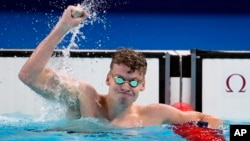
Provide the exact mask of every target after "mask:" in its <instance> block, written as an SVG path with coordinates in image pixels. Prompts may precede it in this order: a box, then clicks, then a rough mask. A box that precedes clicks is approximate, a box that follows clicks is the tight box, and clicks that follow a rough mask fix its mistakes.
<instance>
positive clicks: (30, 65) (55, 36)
mask: <svg viewBox="0 0 250 141" xmlns="http://www.w3.org/2000/svg"><path fill="white" fill-rule="evenodd" d="M68 30H69V29H68V28H63V27H62V26H60V25H59V24H57V25H56V26H55V28H54V29H53V30H52V31H51V32H50V34H49V35H48V36H47V37H46V38H45V39H44V40H43V41H42V42H41V43H40V44H39V45H38V47H37V48H36V50H35V51H34V52H33V53H32V54H31V56H30V58H29V59H28V60H27V62H26V63H25V64H24V66H23V67H22V69H21V71H20V74H22V75H24V77H28V78H34V77H36V76H38V75H39V74H40V73H41V72H42V70H43V69H44V68H45V66H46V64H47V62H48V61H49V59H50V57H51V56H52V54H53V51H54V49H55V48H56V46H57V44H58V43H59V42H60V40H61V39H62V37H63V36H64V35H65V34H66V33H67V31H68ZM27 75H28V76H27Z"/></svg>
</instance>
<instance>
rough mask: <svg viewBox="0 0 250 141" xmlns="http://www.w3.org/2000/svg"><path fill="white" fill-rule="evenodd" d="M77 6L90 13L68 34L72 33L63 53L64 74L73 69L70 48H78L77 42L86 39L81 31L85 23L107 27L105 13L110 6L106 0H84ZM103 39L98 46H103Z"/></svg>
mask: <svg viewBox="0 0 250 141" xmlns="http://www.w3.org/2000/svg"><path fill="white" fill-rule="evenodd" d="M77 7H80V8H82V9H85V10H86V11H87V12H88V13H89V17H88V18H87V19H86V20H85V21H83V22H82V23H80V24H79V25H78V26H76V27H74V28H72V29H71V30H70V31H69V32H68V33H67V35H70V36H71V37H70V39H69V44H68V45H67V46H66V47H63V50H62V54H63V56H64V58H63V64H62V67H63V68H62V69H61V71H63V73H64V74H70V73H71V72H72V71H73V70H72V68H71V67H69V66H70V64H69V63H68V62H69V61H68V59H69V57H70V50H72V49H78V48H79V47H78V44H77V43H76V42H78V41H81V40H86V36H85V35H84V33H83V32H82V31H81V29H82V28H83V27H84V26H85V25H93V24H94V23H102V24H103V27H104V29H106V24H105V23H106V18H105V14H106V13H107V9H108V8H109V7H110V6H109V4H108V2H107V1H106V0H84V1H83V2H82V3H80V4H77ZM100 44H101V41H100V40H99V41H98V46H101V45H100Z"/></svg>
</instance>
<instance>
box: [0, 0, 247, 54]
mask: <svg viewBox="0 0 250 141" xmlns="http://www.w3.org/2000/svg"><path fill="white" fill-rule="evenodd" d="M82 2H83V1H80V0H61V1H59V0H58V1H57V0H32V1H27V0H1V2H0V21H1V23H0V29H1V30H0V49H34V48H35V47H36V46H37V45H38V43H39V42H40V41H41V40H42V39H43V38H45V37H46V35H47V34H48V33H49V32H50V30H51V29H52V28H53V26H54V25H55V23H56V22H57V21H58V19H59V17H60V15H61V14H62V12H63V10H64V9H65V8H66V7H67V5H70V4H71V5H76V4H81V3H82ZM85 2H88V3H90V2H92V3H95V4H94V5H93V6H94V8H96V9H95V10H96V11H97V14H98V16H97V18H98V19H97V20H96V21H95V22H94V23H93V24H88V25H86V26H85V27H84V28H82V29H81V32H82V34H83V35H84V36H85V38H84V39H83V38H81V37H79V38H78V39H77V40H76V41H75V42H76V43H77V44H78V48H79V49H100V50H103V49H105V50H106V49H116V48H117V47H119V46H126V47H132V48H135V49H143V50H190V49H191V48H199V49H206V50H249V47H250V42H249V33H250V2H249V1H247V0H87V1H86V0H85ZM69 38H70V36H69V37H68V38H67V37H66V38H65V40H63V41H62V42H61V43H60V44H59V46H58V47H59V48H64V47H66V46H67V45H68V44H69V40H68V39H69Z"/></svg>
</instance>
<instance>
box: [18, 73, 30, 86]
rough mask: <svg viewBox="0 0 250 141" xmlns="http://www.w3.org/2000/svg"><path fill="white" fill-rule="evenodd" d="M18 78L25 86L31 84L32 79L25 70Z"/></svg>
mask: <svg viewBox="0 0 250 141" xmlns="http://www.w3.org/2000/svg"><path fill="white" fill-rule="evenodd" d="M18 78H19V80H21V81H22V82H23V83H24V84H26V85H28V84H30V83H31V81H30V79H29V78H31V77H30V76H29V75H27V73H26V72H25V71H23V70H21V71H20V72H19V73H18Z"/></svg>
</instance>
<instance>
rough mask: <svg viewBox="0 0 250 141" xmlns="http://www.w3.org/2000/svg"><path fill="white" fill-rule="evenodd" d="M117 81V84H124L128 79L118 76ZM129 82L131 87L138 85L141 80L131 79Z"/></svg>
mask: <svg viewBox="0 0 250 141" xmlns="http://www.w3.org/2000/svg"><path fill="white" fill-rule="evenodd" d="M115 82H116V84H118V85H122V84H124V83H125V82H126V81H125V79H124V78H122V77H119V76H116V77H115ZM128 83H129V85H130V86H131V87H136V86H138V84H139V81H138V80H130V81H128Z"/></svg>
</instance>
